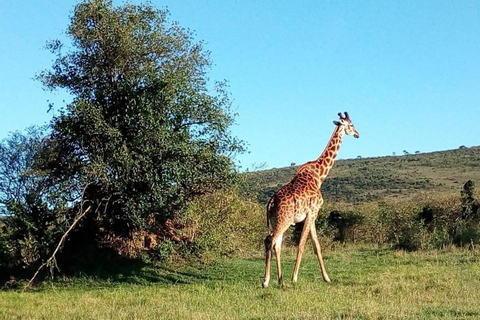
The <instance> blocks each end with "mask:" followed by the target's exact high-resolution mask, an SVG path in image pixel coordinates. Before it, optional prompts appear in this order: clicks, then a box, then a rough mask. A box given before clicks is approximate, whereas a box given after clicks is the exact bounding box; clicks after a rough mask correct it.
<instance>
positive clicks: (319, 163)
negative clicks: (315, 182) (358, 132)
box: [315, 126, 344, 183]
mask: <svg viewBox="0 0 480 320" xmlns="http://www.w3.org/2000/svg"><path fill="white" fill-rule="evenodd" d="M343 134H344V130H343V128H342V127H341V126H336V127H335V130H334V131H333V134H332V137H331V138H330V140H329V141H328V144H327V146H326V147H325V150H323V152H322V154H321V155H320V157H318V159H317V160H315V163H316V167H317V168H319V170H318V174H319V180H320V183H322V182H323V181H324V180H325V178H326V177H327V175H328V173H329V172H330V169H331V168H332V167H333V164H334V162H335V158H336V157H337V155H338V151H339V150H340V145H341V144H342V139H343Z"/></svg>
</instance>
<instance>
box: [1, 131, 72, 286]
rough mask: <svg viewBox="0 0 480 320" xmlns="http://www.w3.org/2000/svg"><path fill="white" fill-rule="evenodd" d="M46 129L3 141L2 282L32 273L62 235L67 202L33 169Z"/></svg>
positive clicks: (12, 135)
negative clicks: (19, 273)
mask: <svg viewBox="0 0 480 320" xmlns="http://www.w3.org/2000/svg"><path fill="white" fill-rule="evenodd" d="M44 130H45V128H36V127H31V128H28V129H27V130H26V133H20V132H14V133H12V134H10V136H9V137H8V138H6V139H4V140H3V141H0V217H2V218H3V219H2V222H3V226H2V230H0V281H1V280H5V279H6V277H8V276H9V274H7V273H8V272H10V271H12V270H13V269H16V268H19V269H27V270H31V269H33V268H35V267H36V263H37V262H38V260H39V259H41V258H42V257H44V256H46V255H47V254H49V250H50V249H51V248H52V247H53V246H54V244H55V243H56V240H57V237H58V234H59V233H61V232H62V231H63V228H64V225H65V222H66V220H65V218H68V215H59V214H58V212H60V211H62V210H59V209H60V208H63V207H64V205H65V203H66V200H65V199H63V198H62V197H61V195H60V194H59V193H58V192H57V190H56V189H55V188H54V186H51V185H50V184H49V183H48V181H47V178H46V177H45V176H44V175H43V174H42V173H41V172H38V171H36V170H35V169H34V164H35V159H36V157H37V155H38V154H37V151H38V149H39V148H40V146H41V145H42V144H43V143H44V139H45V131H44Z"/></svg>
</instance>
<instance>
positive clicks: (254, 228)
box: [177, 189, 266, 259]
mask: <svg viewBox="0 0 480 320" xmlns="http://www.w3.org/2000/svg"><path fill="white" fill-rule="evenodd" d="M177 221H178V223H179V225H180V231H179V234H180V236H179V238H180V239H182V242H184V243H189V246H188V247H189V248H191V252H187V254H192V255H194V256H196V257H199V258H201V259H208V258H209V257H212V256H219V255H232V254H249V253H252V252H258V251H259V250H260V249H261V246H262V244H263V238H264V236H265V230H266V225H265V223H266V222H265V209H264V207H263V206H262V205H259V204H258V203H256V202H253V201H251V200H246V199H244V198H242V197H240V196H239V195H238V193H237V190H235V189H230V190H223V191H218V192H215V193H213V194H208V195H204V196H202V197H199V198H197V199H195V200H193V201H192V202H191V203H190V205H189V208H188V210H187V212H186V213H185V214H184V215H183V216H182V217H179V218H177Z"/></svg>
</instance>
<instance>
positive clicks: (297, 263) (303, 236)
mask: <svg viewBox="0 0 480 320" xmlns="http://www.w3.org/2000/svg"><path fill="white" fill-rule="evenodd" d="M312 223H313V221H312V219H311V218H309V217H308V216H307V218H306V219H305V224H304V226H303V230H302V234H301V236H300V243H299V244H298V252H297V260H295V268H294V269H293V275H292V282H297V279H298V269H299V268H300V262H301V261H302V255H303V251H304V250H305V243H306V242H307V238H308V235H309V233H310V227H311V225H312Z"/></svg>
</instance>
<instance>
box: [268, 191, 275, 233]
mask: <svg viewBox="0 0 480 320" xmlns="http://www.w3.org/2000/svg"><path fill="white" fill-rule="evenodd" d="M274 198H275V196H273V197H271V198H270V200H268V203H267V229H268V231H270V210H271V208H272V207H273V205H274V202H275V199H274Z"/></svg>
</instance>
